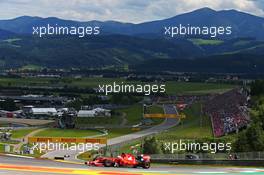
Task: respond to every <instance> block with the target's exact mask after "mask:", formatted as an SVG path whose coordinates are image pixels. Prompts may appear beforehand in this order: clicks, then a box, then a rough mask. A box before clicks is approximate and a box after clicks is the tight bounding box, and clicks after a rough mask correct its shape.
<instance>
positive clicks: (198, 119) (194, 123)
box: [157, 103, 213, 140]
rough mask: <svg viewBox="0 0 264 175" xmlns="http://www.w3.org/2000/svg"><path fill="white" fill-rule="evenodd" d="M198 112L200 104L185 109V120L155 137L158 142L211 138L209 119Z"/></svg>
mask: <svg viewBox="0 0 264 175" xmlns="http://www.w3.org/2000/svg"><path fill="white" fill-rule="evenodd" d="M200 112H201V104H200V103H196V104H194V105H192V106H191V107H190V108H187V109H185V111H184V113H185V115H186V119H184V120H183V121H182V124H181V125H179V126H176V127H174V128H173V129H171V130H169V131H168V132H165V133H162V134H160V135H157V138H158V139H160V140H170V139H172V140H175V139H200V138H211V137H212V136H213V132H212V127H211V121H210V118H209V117H207V116H203V115H201V113H200Z"/></svg>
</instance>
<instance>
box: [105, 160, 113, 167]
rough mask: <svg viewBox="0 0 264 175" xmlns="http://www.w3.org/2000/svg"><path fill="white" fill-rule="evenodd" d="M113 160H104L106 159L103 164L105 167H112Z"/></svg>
mask: <svg viewBox="0 0 264 175" xmlns="http://www.w3.org/2000/svg"><path fill="white" fill-rule="evenodd" d="M113 164H114V163H113V162H112V161H110V160H106V161H104V166H105V167H112V166H113Z"/></svg>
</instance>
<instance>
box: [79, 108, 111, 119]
mask: <svg viewBox="0 0 264 175" xmlns="http://www.w3.org/2000/svg"><path fill="white" fill-rule="evenodd" d="M77 116H78V117H111V111H110V110H107V109H103V108H95V109H93V110H80V111H79V112H78V114H77Z"/></svg>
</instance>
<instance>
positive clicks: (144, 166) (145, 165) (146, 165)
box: [142, 162, 150, 169]
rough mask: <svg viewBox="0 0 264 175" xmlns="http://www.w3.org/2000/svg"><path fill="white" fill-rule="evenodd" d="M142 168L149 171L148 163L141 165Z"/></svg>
mask: <svg viewBox="0 0 264 175" xmlns="http://www.w3.org/2000/svg"><path fill="white" fill-rule="evenodd" d="M142 168H144V169H149V168H150V162H145V163H143V166H142Z"/></svg>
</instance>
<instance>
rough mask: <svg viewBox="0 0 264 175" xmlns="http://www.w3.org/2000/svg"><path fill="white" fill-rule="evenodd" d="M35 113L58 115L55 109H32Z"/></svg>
mask: <svg viewBox="0 0 264 175" xmlns="http://www.w3.org/2000/svg"><path fill="white" fill-rule="evenodd" d="M31 110H32V112H33V113H57V110H56V109H55V108H32V109H31Z"/></svg>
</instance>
